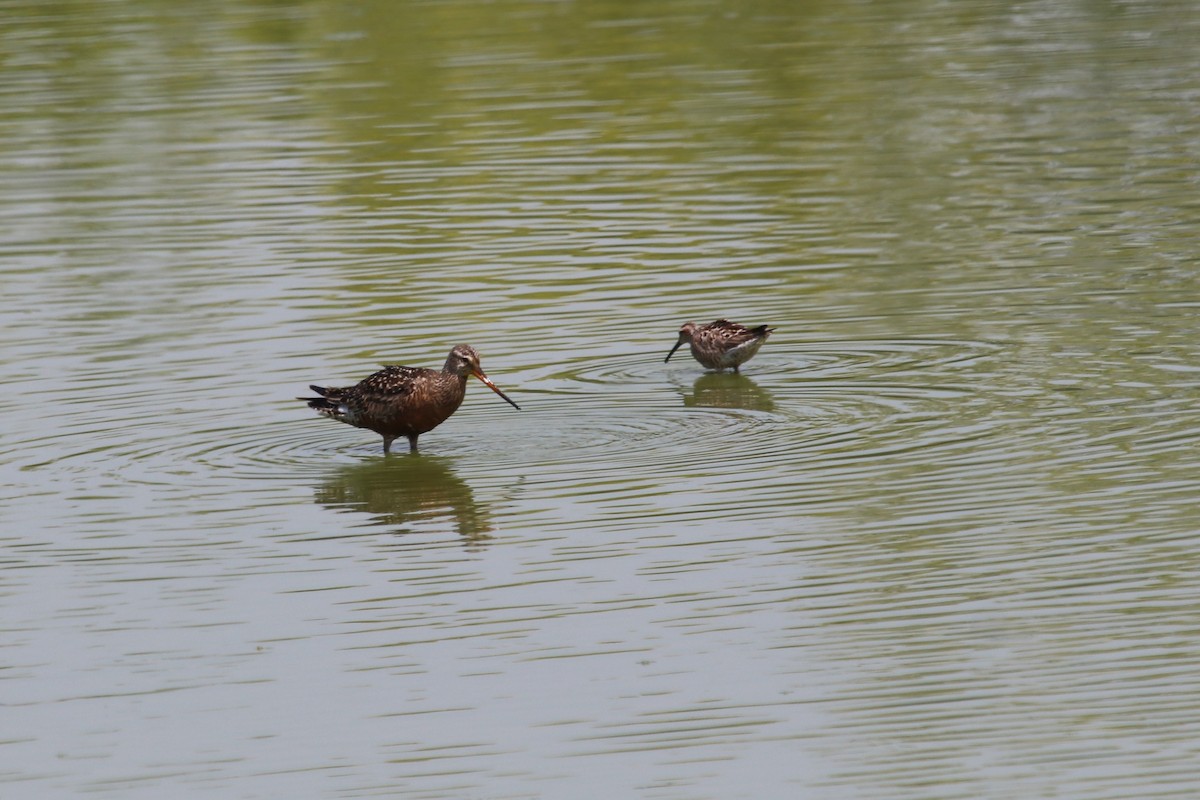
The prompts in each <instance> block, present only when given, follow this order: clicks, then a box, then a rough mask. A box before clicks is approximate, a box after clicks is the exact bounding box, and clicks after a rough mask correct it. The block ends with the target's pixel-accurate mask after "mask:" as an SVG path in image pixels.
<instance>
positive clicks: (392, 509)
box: [316, 455, 491, 541]
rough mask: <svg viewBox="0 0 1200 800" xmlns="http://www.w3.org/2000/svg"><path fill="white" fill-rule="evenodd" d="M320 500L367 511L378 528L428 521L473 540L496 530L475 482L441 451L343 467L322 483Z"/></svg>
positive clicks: (407, 528)
mask: <svg viewBox="0 0 1200 800" xmlns="http://www.w3.org/2000/svg"><path fill="white" fill-rule="evenodd" d="M316 500H317V502H318V503H320V504H321V505H324V506H327V507H328V508H332V509H335V510H346V511H355V512H366V513H367V514H369V515H370V518H371V522H370V524H371V526H372V529H373V526H375V525H384V526H387V527H388V528H394V529H395V531H396V533H409V532H412V530H413V529H420V528H421V527H424V526H425V525H426V524H427V525H428V526H429V527H430V533H437V532H442V531H445V530H446V529H447V527H449V529H450V530H453V531H454V532H455V533H457V534H459V535H460V536H462V537H464V538H466V539H468V540H470V541H478V540H481V539H486V538H488V536H487V534H488V531H490V530H491V528H490V527H489V525H488V514H487V511H486V509H484V508H481V507H480V506H479V504H478V503H476V502H475V497H474V495H473V494H472V492H471V487H470V486H468V485H467V484H466V483H465V482H464V481H463V480H462V479H461V478H459V477H458V476H457V475H456V474H455V473H454V470H453V467H452V466H451V464H450V463H449V462H448V461H447V460H446V459H444V458H438V457H436V456H424V457H422V456H419V455H411V456H408V457H402V456H399V455H398V456H397V457H395V458H379V459H370V460H364V461H363V462H361V463H358V464H351V465H349V466H345V467H341V468H339V469H337V471H336V472H334V473H333V474H332V475H331V476H330V477H329V480H328V481H326V482H325V483H324V484H323V485H321V486H320V487H319V488H318V489H317V492H316Z"/></svg>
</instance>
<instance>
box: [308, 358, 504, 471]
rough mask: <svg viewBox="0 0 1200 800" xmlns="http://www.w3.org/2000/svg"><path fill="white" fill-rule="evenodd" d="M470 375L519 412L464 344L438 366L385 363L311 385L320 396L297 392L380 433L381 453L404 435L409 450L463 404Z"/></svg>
mask: <svg viewBox="0 0 1200 800" xmlns="http://www.w3.org/2000/svg"><path fill="white" fill-rule="evenodd" d="M468 375H474V376H475V377H476V378H479V380H481V381H483V383H484V385H485V386H487V387H488V388H489V389H491V390H492V391H493V392H495V393H496V394H498V395H500V396H501V397H502V398H504V400H505V402H507V403H508V404H509V405H511V406H512V407H513V408H515V409H517V410H518V411H520V410H521V407H520V406H519V405H517V404H516V403H514V402H513V401H512V400H511V399H510V398H509V396H508V395H506V394H505V393H504V392H502V391H500V388H499V387H498V386H496V384H494V383H492V379H491V378H489V377H488V376H487V375H485V374H484V372H483V368H482V367H480V366H479V354H478V353H476V352H475V350H474V348H472V347H470V346H469V345H465V344H460V345H456V346H455V347H454V349H452V350H451V351H450V355H448V356H447V357H446V363H445V365H443V366H442V368H441V369H440V370H436V369H424V368H422V367H400V366H387V367H384V368H383V369H381V370H379V371H378V372H376V373H374V374H372V375H369V376H368V377H366V378H364V379H363V380H361V381H359V382H358V383H357V384H356V385H354V386H347V387H342V388H327V387H324V386H314V385H310V386H309V387H308V388H310V389H312V390H313V391H314V392H316V393H317V394H319V395H321V396H320V397H298V398H296V399H297V400H303V401H304V402H306V403H308V407H309V408H312V409H316V411H317V413H318V414H321V415H322V416H325V417H329V418H330V419H336V420H337V421H338V422H344V423H346V424H347V425H353V426H354V427H356V428H366V429H367V430H371V431H375V433H378V434H379V435H380V436H382V437H383V452H384V454H385V455H386V454H388V453H390V452H391V449H392V442H393V441H394V440H395V439H396V438H397V437H400V436H404V437H407V438H408V446H409V452H412V453H415V452H417V437H418V436H420V435H421V434H422V433H428V432H429V431H431V430H433V429H434V428H436V427H437V426H438V425H441V424H442V423H443V422H445V421H446V420H447V419H449V418H450V415H451V414H453V413H454V412H455V411H456V410H457V409H458V407H459V405H460V404H462V401H463V397H464V396H465V395H466V393H467V376H468Z"/></svg>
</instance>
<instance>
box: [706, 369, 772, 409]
mask: <svg viewBox="0 0 1200 800" xmlns="http://www.w3.org/2000/svg"><path fill="white" fill-rule="evenodd" d="M683 404H684V405H685V406H699V407H702V408H744V409H747V410H751V411H774V410H775V401H774V400H773V399H771V395H770V393H769V392H767V390H766V389H763V388H762V387H760V386H759V385H758V384H757V383H755V382H754V381H753V380H751V379H750V378H748V377H746V376H745V375H743V374H741V373H740V372H730V373H723V372H708V373H705V374H704V375H701V376H700V377H699V378H696V382H695V383H693V384H692V393H691V394H690V395H688V394H685V395H684V396H683Z"/></svg>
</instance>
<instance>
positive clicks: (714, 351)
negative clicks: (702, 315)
mask: <svg viewBox="0 0 1200 800" xmlns="http://www.w3.org/2000/svg"><path fill="white" fill-rule="evenodd" d="M774 330H775V329H774V328H768V327H767V326H766V325H759V326H758V327H757V328H747V327H746V326H745V325H738V324H737V323H736V322H730V321H729V320H727V319H719V320H717V321H716V322H710V323H708V324H707V325H697V324H696V323H694V322H685V323H684V324H683V327H682V328H680V329H679V341H677V342H675V346H674V347H672V348H671V352H669V353H667V357H666V358H664V359H663V362H664V363H665V362H667V361H670V360H671V356H673V355H675V351H676V350H678V349H679V346H680V345H682V344H683V343H684V342H687V343H688V344H689V345H690V346H691V350H692V357H693V358H695V359H696V360H697V361H699V362H700V363H701V364H703V365H704V366H705V367H708V368H709V369H727V368H729V367H733V371H734V372H737V371H738V367H740V366H741V365H742V364H745V363H746V362H747V361H749V360H750V359H751V358H753V357H754V354H755V353H757V352H758V348H760V347H762V343H763V342H765V341H766V340H767V337H768V336H770V335H771V332H772V331H774Z"/></svg>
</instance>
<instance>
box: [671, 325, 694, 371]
mask: <svg viewBox="0 0 1200 800" xmlns="http://www.w3.org/2000/svg"><path fill="white" fill-rule="evenodd" d="M695 332H696V323H694V322H685V323H683V327H682V328H680V329H679V339H678V341H676V342H675V346H674V347H672V348H671V352H669V353H667V357H666V358H664V359H663V363H664V364H665V363H667V362H668V361H670V360H671V356H673V355H675V351H676V350H678V349H679V347H680V345H682V344H683V343H684V342H690V341H691V340H692V334H694V333H695Z"/></svg>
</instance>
